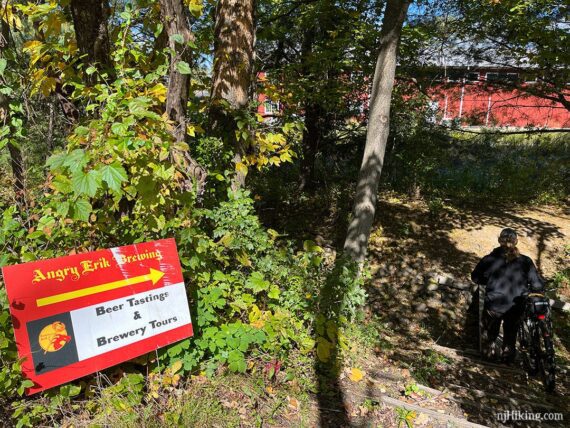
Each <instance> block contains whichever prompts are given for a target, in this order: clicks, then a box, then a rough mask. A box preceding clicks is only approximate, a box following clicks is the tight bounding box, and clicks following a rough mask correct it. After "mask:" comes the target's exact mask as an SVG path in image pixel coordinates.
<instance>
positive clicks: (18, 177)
mask: <svg viewBox="0 0 570 428" xmlns="http://www.w3.org/2000/svg"><path fill="white" fill-rule="evenodd" d="M11 41H12V39H11V34H10V28H9V27H8V24H7V23H6V21H4V20H2V19H0V58H2V57H4V56H5V52H4V51H5V50H6V49H8V48H9V47H10V44H11ZM8 66H9V65H8ZM10 101H11V99H10V98H9V97H8V96H7V95H3V94H0V123H1V124H2V125H4V126H6V125H8V126H10ZM7 146H8V152H9V153H10V166H11V167H12V174H13V176H14V186H13V189H14V194H15V196H16V202H17V203H18V205H20V206H24V205H25V204H26V192H25V182H24V160H23V157H22V151H21V150H20V147H19V145H18V144H17V143H16V142H13V141H9V142H8V144H7Z"/></svg>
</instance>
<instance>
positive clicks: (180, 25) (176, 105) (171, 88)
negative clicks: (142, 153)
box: [160, 0, 206, 192]
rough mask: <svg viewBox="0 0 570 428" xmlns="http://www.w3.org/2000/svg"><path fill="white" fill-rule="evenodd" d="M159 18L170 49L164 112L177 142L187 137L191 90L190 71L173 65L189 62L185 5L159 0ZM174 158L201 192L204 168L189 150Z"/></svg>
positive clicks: (178, 0)
mask: <svg viewBox="0 0 570 428" xmlns="http://www.w3.org/2000/svg"><path fill="white" fill-rule="evenodd" d="M160 14H161V20H162V23H163V24H164V29H165V31H166V35H167V36H168V47H169V48H170V49H171V52H172V57H171V60H170V70H169V76H168V91H167V94H166V113H167V114H168V117H169V118H170V120H172V122H173V123H174V128H173V131H172V135H173V136H174V138H175V139H176V141H178V142H184V141H185V140H186V126H187V121H186V110H187V105H188V95H189V93H190V75H188V74H182V73H180V72H179V71H178V69H177V67H176V65H177V64H178V62H180V61H184V62H186V63H187V64H190V62H191V60H192V52H191V51H190V48H189V46H188V42H190V41H192V40H193V39H194V35H193V34H192V31H190V17H189V12H188V8H187V7H186V6H185V5H184V1H183V0H160ZM177 34H178V35H181V36H182V38H183V39H184V43H177V42H176V41H175V40H174V38H173V36H175V35H177ZM172 154H173V156H174V158H175V162H176V163H177V164H178V165H180V166H182V167H183V168H184V169H186V170H187V173H186V175H187V177H188V180H187V182H186V187H188V188H190V187H191V186H192V182H191V181H192V180H196V181H197V184H198V191H199V192H201V190H202V189H203V186H204V184H205V180H206V172H205V170H204V169H203V168H202V167H201V166H200V165H199V164H198V162H196V161H195V160H194V159H193V158H192V157H191V156H190V153H188V151H180V150H175V151H173V153H172Z"/></svg>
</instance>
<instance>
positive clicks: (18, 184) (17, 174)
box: [8, 142, 26, 205]
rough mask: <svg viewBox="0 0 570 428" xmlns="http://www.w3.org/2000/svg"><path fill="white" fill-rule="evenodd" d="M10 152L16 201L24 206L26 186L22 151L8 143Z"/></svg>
mask: <svg viewBox="0 0 570 428" xmlns="http://www.w3.org/2000/svg"><path fill="white" fill-rule="evenodd" d="M8 151H9V152H10V164H11V166H12V174H14V193H15V195H16V201H18V203H19V204H21V205H23V204H25V201H26V193H25V185H24V160H23V158H22V151H21V150H20V148H19V147H18V146H16V145H15V144H13V143H12V142H10V143H8Z"/></svg>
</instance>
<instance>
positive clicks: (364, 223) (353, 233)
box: [344, 0, 411, 262]
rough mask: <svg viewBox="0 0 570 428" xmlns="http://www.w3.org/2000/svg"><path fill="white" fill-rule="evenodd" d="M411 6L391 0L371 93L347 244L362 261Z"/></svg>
mask: <svg viewBox="0 0 570 428" xmlns="http://www.w3.org/2000/svg"><path fill="white" fill-rule="evenodd" d="M410 3H411V2H410V1H403V0H388V2H387V4H386V10H385V12H384V18H383V20H382V30H381V38H380V53H379V54H378V60H377V62H376V69H375V71H374V79H373V82H372V92H371V94H370V112H369V118H368V128H367V131H366V146H365V149H364V156H363V158H362V164H361V166H360V172H359V175H358V182H357V187H356V195H355V201H354V208H353V218H352V220H351V222H350V225H349V227H348V233H347V236H346V240H345V242H344V251H345V253H346V254H347V255H348V256H349V257H350V258H351V259H353V260H355V261H358V262H361V261H363V260H364V258H365V256H366V249H367V247H368V238H369V237H370V230H371V228H372V223H373V221H374V215H375V213H376V201H377V192H378V184H379V182H380V174H381V173H382V166H383V164H384V154H385V152H386V143H387V141H388V134H389V131H390V104H391V98H392V89H393V87H394V76H395V73H396V59H397V53H398V45H399V42H400V35H401V33H402V26H403V24H404V20H405V19H406V15H407V12H408V7H409V5H410Z"/></svg>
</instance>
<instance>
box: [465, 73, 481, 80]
mask: <svg viewBox="0 0 570 428" xmlns="http://www.w3.org/2000/svg"><path fill="white" fill-rule="evenodd" d="M466 78H467V80H469V81H471V82H476V81H477V80H479V73H478V72H477V71H470V72H469V73H467V77H466Z"/></svg>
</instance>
